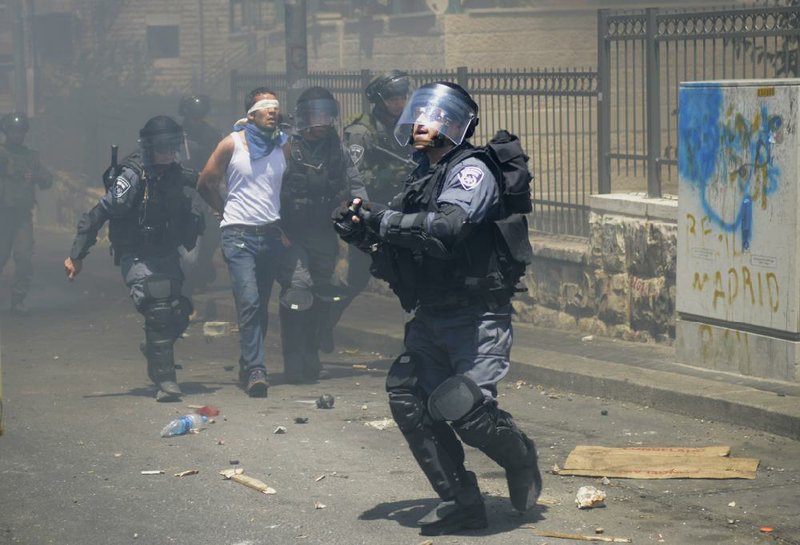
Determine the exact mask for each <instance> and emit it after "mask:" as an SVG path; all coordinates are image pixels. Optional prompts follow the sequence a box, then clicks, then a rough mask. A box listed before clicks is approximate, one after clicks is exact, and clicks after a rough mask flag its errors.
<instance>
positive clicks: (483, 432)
mask: <svg viewBox="0 0 800 545" xmlns="http://www.w3.org/2000/svg"><path fill="white" fill-rule="evenodd" d="M496 413H497V409H496V407H495V406H494V405H492V404H490V403H485V402H484V403H482V404H481V405H478V407H476V408H475V409H473V410H472V411H471V412H470V413H469V414H467V415H465V416H464V417H462V418H461V419H459V420H457V421H455V422H453V428H454V429H455V430H456V433H458V436H459V437H461V440H462V441H464V443H466V444H467V445H469V446H471V447H475V448H477V449H480V450H483V449H484V448H486V447H487V446H488V445H489V444H490V443H492V442H493V440H494V439H495V438H496V437H497V436H498V425H497V424H498V422H497V414H496Z"/></svg>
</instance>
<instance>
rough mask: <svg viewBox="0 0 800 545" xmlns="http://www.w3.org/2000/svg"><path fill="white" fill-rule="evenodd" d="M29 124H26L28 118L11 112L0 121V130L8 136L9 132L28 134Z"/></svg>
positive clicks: (22, 114) (19, 113)
mask: <svg viewBox="0 0 800 545" xmlns="http://www.w3.org/2000/svg"><path fill="white" fill-rule="evenodd" d="M29 128H30V124H29V123H28V116H27V115H25V114H24V113H22V112H11V113H10V114H6V115H4V116H3V118H2V119H0V130H2V131H3V132H4V133H6V135H7V134H9V133H11V132H22V133H25V132H28V129H29Z"/></svg>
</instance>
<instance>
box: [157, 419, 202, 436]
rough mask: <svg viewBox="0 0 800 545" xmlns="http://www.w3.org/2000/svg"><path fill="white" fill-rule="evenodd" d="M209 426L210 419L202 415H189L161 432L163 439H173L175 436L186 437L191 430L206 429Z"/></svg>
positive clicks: (171, 423) (176, 420)
mask: <svg viewBox="0 0 800 545" xmlns="http://www.w3.org/2000/svg"><path fill="white" fill-rule="evenodd" d="M206 424H208V417H207V416H203V415H200V414H187V415H184V416H181V417H178V418H176V419H175V420H173V421H172V422H170V423H169V424H167V425H166V426H164V429H163V430H161V437H173V436H175V435H185V434H187V433H189V431H190V430H193V429H200V428H205V427H206Z"/></svg>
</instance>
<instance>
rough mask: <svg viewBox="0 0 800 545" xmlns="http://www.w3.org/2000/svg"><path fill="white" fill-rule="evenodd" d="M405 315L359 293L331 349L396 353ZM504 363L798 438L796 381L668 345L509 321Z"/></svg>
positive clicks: (222, 301)
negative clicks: (696, 358) (727, 366)
mask: <svg viewBox="0 0 800 545" xmlns="http://www.w3.org/2000/svg"><path fill="white" fill-rule="evenodd" d="M223 274H224V273H223ZM276 288H277V286H276ZM272 299H273V301H272V305H271V306H270V321H271V325H270V328H271V329H272V328H275V327H279V326H278V317H277V308H276V307H275V299H276V293H273V298H272ZM208 300H214V301H215V303H216V305H217V308H218V313H219V314H218V316H219V319H225V320H230V321H233V322H235V314H234V312H233V306H232V305H233V301H232V298H231V296H230V294H229V293H227V292H223V291H221V290H220V291H217V292H211V293H207V294H204V295H200V296H198V297H197V298H196V303H197V306H198V308H201V309H202V308H203V304H204V302H206V301H208ZM408 317H409V315H407V314H405V313H404V312H403V311H402V310H401V309H400V305H399V303H398V302H397V301H396V300H395V299H394V298H390V297H384V296H381V295H374V294H369V293H365V294H362V295H360V296H359V297H358V298H357V299H356V300H355V301H354V302H353V304H352V305H351V306H350V307H349V308H348V310H347V312H346V314H345V315H344V317H343V318H342V321H341V322H340V324H339V326H338V327H337V330H336V341H337V349H344V348H351V347H357V348H360V349H363V350H367V351H375V352H379V353H381V354H394V355H396V354H399V353H400V352H401V351H402V341H403V323H404V322H405V321H406V320H407V319H408ZM511 359H512V363H513V365H512V370H511V374H510V377H509V378H507V379H506V380H507V381H508V380H525V381H527V382H529V383H534V384H541V385H543V386H547V387H554V388H559V389H563V390H566V391H570V392H574V393H577V394H582V395H588V396H594V397H603V398H611V399H615V400H619V401H631V402H634V403H638V404H641V405H646V406H649V407H652V408H654V409H658V410H662V411H667V412H672V413H678V414H682V415H686V416H690V417H694V418H698V419H706V420H715V421H719V422H727V423H732V424H737V425H741V426H746V427H751V428H755V429H758V430H763V431H766V432H770V433H775V434H778V435H783V436H786V437H790V438H792V439H800V384H793V383H788V382H779V381H768V380H762V379H756V378H749V377H743V376H740V375H732V374H729V373H722V372H715V371H708V370H704V369H698V368H694V367H689V366H686V365H681V364H678V363H676V362H675V351H674V349H673V348H671V347H666V346H661V345H653V344H639V343H630V342H625V341H618V340H614V339H607V338H602V337H597V336H594V337H586V336H585V335H583V334H581V333H579V332H566V331H561V330H553V329H546V328H541V327H534V326H530V325H528V324H522V323H518V322H515V323H514V348H513V350H512V354H511ZM323 361H324V357H323Z"/></svg>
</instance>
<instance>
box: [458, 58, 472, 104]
mask: <svg viewBox="0 0 800 545" xmlns="http://www.w3.org/2000/svg"><path fill="white" fill-rule="evenodd" d="M468 79H469V74H468V73H467V67H466V66H459V67H458V68H456V83H458V84H459V85H460V86H461V87H463V88H464V89H466V90H467V92H468V93H469V92H470V90H469V88H468V87H467V80H468ZM470 94H471V93H470ZM473 100H475V99H474V98H473Z"/></svg>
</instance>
